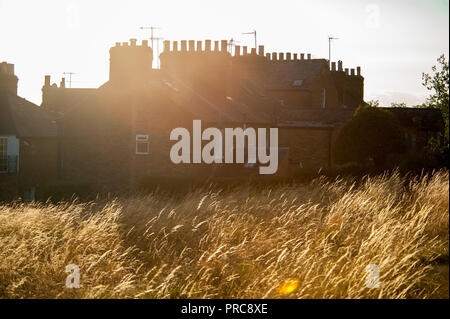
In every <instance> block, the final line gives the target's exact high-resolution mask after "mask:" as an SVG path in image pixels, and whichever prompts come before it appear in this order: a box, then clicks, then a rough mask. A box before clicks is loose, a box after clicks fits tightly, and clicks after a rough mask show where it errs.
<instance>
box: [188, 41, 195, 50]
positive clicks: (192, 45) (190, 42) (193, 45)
mask: <svg viewBox="0 0 450 319" xmlns="http://www.w3.org/2000/svg"><path fill="white" fill-rule="evenodd" d="M189 51H191V52H194V51H195V41H194V40H189Z"/></svg>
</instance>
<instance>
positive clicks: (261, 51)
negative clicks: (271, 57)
mask: <svg viewBox="0 0 450 319" xmlns="http://www.w3.org/2000/svg"><path fill="white" fill-rule="evenodd" d="M258 49H259V52H258V54H259V55H260V56H264V46H263V45H260V46H259V47H258Z"/></svg>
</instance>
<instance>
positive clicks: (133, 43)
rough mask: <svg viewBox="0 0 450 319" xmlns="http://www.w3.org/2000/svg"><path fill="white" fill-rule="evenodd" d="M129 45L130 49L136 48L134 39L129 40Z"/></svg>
mask: <svg viewBox="0 0 450 319" xmlns="http://www.w3.org/2000/svg"><path fill="white" fill-rule="evenodd" d="M130 45H131V46H132V47H135V46H136V39H130Z"/></svg>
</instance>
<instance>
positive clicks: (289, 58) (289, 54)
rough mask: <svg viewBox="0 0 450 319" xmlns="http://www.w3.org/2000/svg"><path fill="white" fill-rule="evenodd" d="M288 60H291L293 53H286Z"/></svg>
mask: <svg viewBox="0 0 450 319" xmlns="http://www.w3.org/2000/svg"><path fill="white" fill-rule="evenodd" d="M286 61H291V53H290V52H288V53H286Z"/></svg>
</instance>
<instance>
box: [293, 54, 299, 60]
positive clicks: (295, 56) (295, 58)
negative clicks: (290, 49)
mask: <svg viewBox="0 0 450 319" xmlns="http://www.w3.org/2000/svg"><path fill="white" fill-rule="evenodd" d="M297 60H298V55H297V53H294V61H297Z"/></svg>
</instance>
